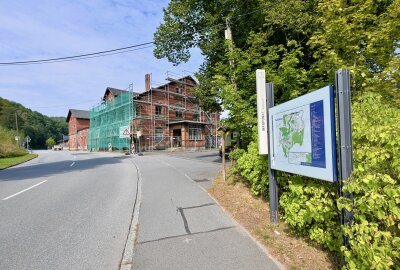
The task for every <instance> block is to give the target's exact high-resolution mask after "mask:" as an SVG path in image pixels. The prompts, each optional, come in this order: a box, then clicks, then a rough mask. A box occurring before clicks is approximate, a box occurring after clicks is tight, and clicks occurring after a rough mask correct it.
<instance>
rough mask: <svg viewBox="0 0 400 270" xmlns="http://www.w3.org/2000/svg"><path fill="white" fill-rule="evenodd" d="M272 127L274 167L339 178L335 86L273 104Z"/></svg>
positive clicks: (321, 177) (334, 178) (271, 151)
mask: <svg viewBox="0 0 400 270" xmlns="http://www.w3.org/2000/svg"><path fill="white" fill-rule="evenodd" d="M269 129H270V133H269V140H270V141H271V145H272V149H270V154H271V155H272V156H271V169H274V170H279V171H285V172H290V173H294V174H300V175H304V176H309V177H313V178H317V179H321V180H326V181H330V182H334V181H336V180H337V172H336V139H335V138H336V137H335V135H336V134H335V114H334V95H333V87H332V86H327V87H324V88H321V89H319V90H316V91H314V92H311V93H309V94H306V95H303V96H301V97H298V98H295V99H292V100H290V101H288V102H285V103H283V104H280V105H277V106H275V107H272V108H270V109H269Z"/></svg>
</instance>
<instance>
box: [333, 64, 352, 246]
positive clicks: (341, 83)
mask: <svg viewBox="0 0 400 270" xmlns="http://www.w3.org/2000/svg"><path fill="white" fill-rule="evenodd" d="M335 75H336V76H335V79H336V102H337V119H338V127H339V149H338V158H339V160H338V161H339V162H338V164H339V188H340V196H343V197H345V198H348V199H350V200H351V201H352V202H353V203H354V198H353V194H352V193H348V192H344V193H343V180H345V179H348V178H349V177H350V175H351V173H352V171H353V147H352V131H351V96H350V71H349V70H348V69H344V70H338V71H336V74H335ZM352 221H353V211H347V210H346V209H345V208H344V209H342V217H341V223H342V225H351V224H352ZM342 240H343V245H344V246H349V239H348V237H347V236H344V235H343V239H342Z"/></svg>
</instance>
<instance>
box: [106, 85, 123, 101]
mask: <svg viewBox="0 0 400 270" xmlns="http://www.w3.org/2000/svg"><path fill="white" fill-rule="evenodd" d="M125 92H128V91H126V90H122V89H117V88H113V87H107V89H106V92H105V93H104V96H103V99H106V96H107V95H108V94H109V93H111V94H112V95H113V96H114V97H117V96H119V95H121V94H122V93H125Z"/></svg>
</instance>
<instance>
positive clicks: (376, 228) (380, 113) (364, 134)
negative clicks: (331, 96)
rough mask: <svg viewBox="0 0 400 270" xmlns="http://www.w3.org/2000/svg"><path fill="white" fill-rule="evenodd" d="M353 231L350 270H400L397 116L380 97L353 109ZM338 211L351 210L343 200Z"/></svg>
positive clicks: (365, 100) (346, 251)
mask: <svg viewBox="0 0 400 270" xmlns="http://www.w3.org/2000/svg"><path fill="white" fill-rule="evenodd" d="M352 111H353V140H354V142H353V143H354V160H355V167H354V174H353V177H352V178H351V179H350V180H349V181H348V183H347V185H346V189H347V190H348V191H350V192H353V193H354V218H355V220H354V225H353V226H352V227H346V228H345V232H346V233H347V234H348V235H349V236H350V245H351V249H347V248H345V247H342V250H343V251H344V255H345V259H346V261H347V262H348V265H347V266H346V268H348V269H389V268H394V269H400V128H399V123H400V110H399V109H398V108H396V107H391V106H390V105H389V102H388V101H387V100H384V99H383V97H382V96H381V95H380V94H375V93H367V94H364V95H362V96H361V97H359V98H357V99H356V101H355V102H354V104H353V107H352ZM338 205H339V207H340V208H341V207H347V208H351V204H350V203H349V202H346V201H345V200H344V199H342V200H340V201H339V202H338Z"/></svg>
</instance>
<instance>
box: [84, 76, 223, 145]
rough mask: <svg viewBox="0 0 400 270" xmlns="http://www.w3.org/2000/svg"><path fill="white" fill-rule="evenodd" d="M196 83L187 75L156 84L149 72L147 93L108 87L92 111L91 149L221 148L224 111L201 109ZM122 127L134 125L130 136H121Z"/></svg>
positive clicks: (131, 127) (146, 84)
mask: <svg viewBox="0 0 400 270" xmlns="http://www.w3.org/2000/svg"><path fill="white" fill-rule="evenodd" d="M195 86H196V81H195V80H194V79H193V78H192V77H191V76H185V77H182V78H179V79H173V78H171V77H168V78H167V83H165V84H162V85H160V86H157V87H151V77H150V74H146V76H145V91H144V92H143V93H137V92H133V90H132V88H130V89H128V90H121V89H116V88H112V87H107V89H106V91H105V93H104V95H103V98H102V102H101V104H99V105H98V106H95V107H93V108H92V109H91V111H90V130H89V149H90V150H93V151H98V150H100V151H101V150H106V149H108V148H109V147H110V146H111V147H112V149H114V150H122V149H127V148H129V147H130V146H131V143H132V142H135V145H136V149H137V150H140V151H153V150H161V149H167V148H177V149H204V148H211V147H216V145H217V129H218V126H219V120H220V115H219V113H207V112H205V111H204V110H202V108H201V107H200V104H199V101H198V100H197V98H195V97H194V95H193V89H194V87H195ZM121 127H128V128H129V129H130V131H131V137H130V138H121V137H120V134H119V133H120V129H121Z"/></svg>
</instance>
